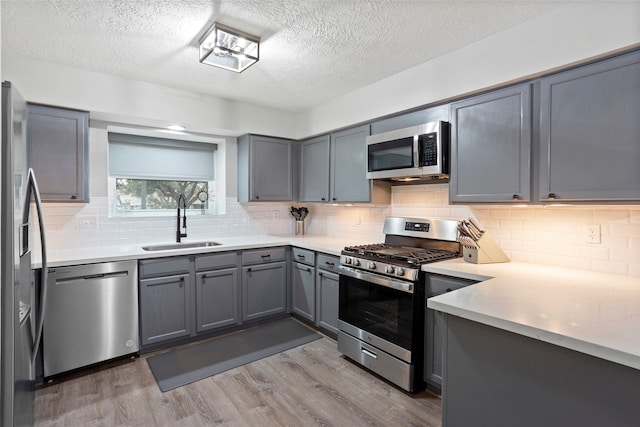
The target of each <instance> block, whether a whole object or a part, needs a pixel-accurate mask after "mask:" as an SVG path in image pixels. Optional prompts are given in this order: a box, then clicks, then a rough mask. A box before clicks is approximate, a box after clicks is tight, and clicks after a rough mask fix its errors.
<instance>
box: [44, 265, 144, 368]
mask: <svg viewBox="0 0 640 427" xmlns="http://www.w3.org/2000/svg"><path fill="white" fill-rule="evenodd" d="M48 271H49V281H48V284H49V287H48V296H47V303H46V307H45V314H44V326H43V332H42V338H43V342H42V350H43V359H44V376H45V378H46V377H50V376H52V375H56V374H59V373H62V372H66V371H70V370H73V369H76V368H80V367H83V366H88V365H91V364H94V363H98V362H102V361H105V360H109V359H113V358H116V357H119V356H125V355H128V354H131V353H135V352H137V351H138V350H139V348H140V344H139V338H138V267H137V262H136V261H117V262H107V263H100V264H88V265H78V266H71V267H56V268H50V269H49V270H48Z"/></svg>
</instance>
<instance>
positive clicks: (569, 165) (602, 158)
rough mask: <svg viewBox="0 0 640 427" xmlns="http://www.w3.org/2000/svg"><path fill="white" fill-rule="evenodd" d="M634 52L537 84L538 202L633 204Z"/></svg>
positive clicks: (638, 149) (638, 102)
mask: <svg viewBox="0 0 640 427" xmlns="http://www.w3.org/2000/svg"><path fill="white" fill-rule="evenodd" d="M639 117H640V52H634V53H630V54H626V55H622V56H619V57H615V58H612V59H608V60H605V61H601V62H596V63H594V64H591V65H586V66H583V67H579V68H576V69H573V70H569V71H566V72H562V73H559V74H555V75H552V76H549V77H545V78H543V79H541V82H540V156H539V158H540V178H539V198H540V200H541V201H542V202H551V203H552V202H557V201H560V202H562V201H635V202H637V201H639V200H640V167H638V165H639V164H640V143H639V141H640V120H638V118H639Z"/></svg>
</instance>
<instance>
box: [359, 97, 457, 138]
mask: <svg viewBox="0 0 640 427" xmlns="http://www.w3.org/2000/svg"><path fill="white" fill-rule="evenodd" d="M438 120H442V121H444V122H448V121H449V104H443V105H438V106H436V107H430V108H427V109H425V110H419V111H413V112H411V113H406V114H402V115H400V116H395V117H389V118H386V119H382V120H378V121H376V122H373V123H371V135H376V134H379V133H384V132H391V131H393V130H398V129H402V128H408V127H411V126H417V125H420V124H423V123H429V122H435V121H438Z"/></svg>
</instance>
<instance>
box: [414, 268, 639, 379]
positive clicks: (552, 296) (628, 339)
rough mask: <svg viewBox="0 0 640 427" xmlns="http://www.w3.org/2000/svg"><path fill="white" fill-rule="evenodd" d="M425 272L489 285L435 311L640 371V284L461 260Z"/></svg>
mask: <svg viewBox="0 0 640 427" xmlns="http://www.w3.org/2000/svg"><path fill="white" fill-rule="evenodd" d="M423 270H424V271H427V272H431V273H439V274H445V275H449V276H455V277H462V278H467V279H474V280H481V281H482V282H481V283H478V284H475V285H472V286H468V287H466V288H462V289H459V290H455V291H453V292H449V293H446V294H443V295H439V296H437V297H433V298H430V299H429V300H428V302H427V305H428V307H429V308H432V309H434V310H438V311H441V312H444V313H448V314H452V315H455V316H459V317H462V318H465V319H468V320H472V321H476V322H479V323H483V324H486V325H490V326H493V327H496V328H500V329H503V330H506V331H510V332H515V333H517V334H520V335H525V336H528V337H531V338H535V339H538V340H541V341H545V342H548V343H551V344H555V345H559V346H561V347H565V348H569V349H572V350H576V351H579V352H582V353H586V354H590V355H592V356H596V357H600V358H602V359H606V360H610V361H612V362H616V363H620V364H622V365H626V366H630V367H632V368H636V369H640V278H637V277H630V276H622V275H614V274H603V273H594V272H591V271H584V270H574V269H566V268H558V267H552V266H544V265H538V264H528V263H518V262H509V263H500V264H471V263H468V262H465V261H464V260H463V259H461V258H460V259H456V260H450V261H443V262H439V263H434V264H427V265H425V266H424V267H423Z"/></svg>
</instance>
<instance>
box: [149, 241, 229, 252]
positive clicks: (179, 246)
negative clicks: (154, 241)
mask: <svg viewBox="0 0 640 427" xmlns="http://www.w3.org/2000/svg"><path fill="white" fill-rule="evenodd" d="M221 244H222V243H218V242H185V243H165V244H160V245H148V246H143V247H142V250H144V251H174V250H176V249H193V248H210V247H213V246H220V245H221Z"/></svg>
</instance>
